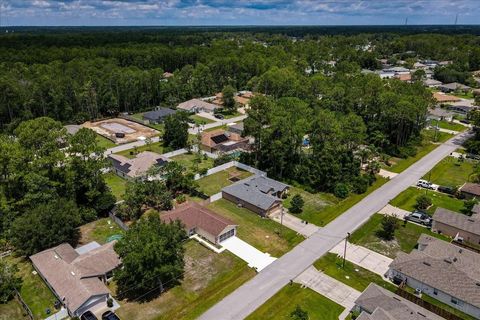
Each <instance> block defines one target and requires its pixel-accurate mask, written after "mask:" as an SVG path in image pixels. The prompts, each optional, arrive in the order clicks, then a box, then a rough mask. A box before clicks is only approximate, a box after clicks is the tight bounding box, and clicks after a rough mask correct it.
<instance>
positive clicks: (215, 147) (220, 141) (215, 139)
mask: <svg viewBox="0 0 480 320" xmlns="http://www.w3.org/2000/svg"><path fill="white" fill-rule="evenodd" d="M200 147H201V148H202V149H203V150H205V151H208V152H222V153H229V152H233V151H236V150H239V149H241V150H248V148H249V139H248V138H243V137H242V136H241V135H239V134H238V133H234V132H230V131H225V130H223V129H218V130H214V131H205V132H203V133H202V139H201V146H200Z"/></svg>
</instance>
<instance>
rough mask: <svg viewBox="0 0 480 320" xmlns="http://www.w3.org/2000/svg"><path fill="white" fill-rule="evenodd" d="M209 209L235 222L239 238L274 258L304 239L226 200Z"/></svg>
mask: <svg viewBox="0 0 480 320" xmlns="http://www.w3.org/2000/svg"><path fill="white" fill-rule="evenodd" d="M208 208H210V209H211V210H213V211H214V212H216V213H218V214H220V215H222V216H224V217H226V218H228V219H230V220H232V221H233V222H235V224H237V225H238V230H237V231H238V237H239V238H241V239H242V240H244V241H246V242H248V243H249V244H251V245H252V246H254V247H255V248H257V249H258V250H261V251H263V252H268V253H270V254H271V255H272V256H274V257H279V256H281V255H283V254H285V253H287V252H288V251H290V250H291V249H292V248H293V247H294V246H296V245H297V244H299V243H300V242H301V241H303V239H304V238H303V237H302V236H300V235H298V234H297V233H296V232H295V231H293V230H290V229H288V228H287V227H285V226H282V225H280V224H279V223H277V222H275V221H273V220H270V219H265V218H261V217H260V216H259V215H258V214H256V213H254V212H252V211H250V210H248V209H245V208H240V207H238V206H237V205H236V204H234V203H232V202H230V201H228V200H225V199H220V200H218V201H215V202H213V203H211V204H209V205H208Z"/></svg>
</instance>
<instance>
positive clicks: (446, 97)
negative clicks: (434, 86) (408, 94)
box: [433, 92, 462, 102]
mask: <svg viewBox="0 0 480 320" xmlns="http://www.w3.org/2000/svg"><path fill="white" fill-rule="evenodd" d="M433 97H434V98H435V100H437V102H458V101H460V100H462V99H460V98H458V97H455V96H451V95H448V94H442V93H440V92H434V93H433Z"/></svg>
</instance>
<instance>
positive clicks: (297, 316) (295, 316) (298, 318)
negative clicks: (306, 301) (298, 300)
mask: <svg viewBox="0 0 480 320" xmlns="http://www.w3.org/2000/svg"><path fill="white" fill-rule="evenodd" d="M290 319H292V320H308V319H310V317H309V316H308V312H307V311H305V310H303V309H302V307H300V306H299V305H298V304H297V306H296V307H295V310H293V311H292V312H291V313H290Z"/></svg>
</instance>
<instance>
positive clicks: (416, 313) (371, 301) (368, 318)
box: [355, 283, 443, 320]
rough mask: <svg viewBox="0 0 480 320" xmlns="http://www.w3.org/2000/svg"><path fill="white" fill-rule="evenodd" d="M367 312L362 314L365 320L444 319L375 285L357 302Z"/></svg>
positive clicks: (371, 285) (366, 290)
mask: <svg viewBox="0 0 480 320" xmlns="http://www.w3.org/2000/svg"><path fill="white" fill-rule="evenodd" d="M355 304H356V305H357V306H360V307H361V308H362V309H363V310H365V311H367V312H362V315H363V318H360V317H359V318H357V319H365V320H384V319H388V320H443V318H442V317H440V316H438V315H436V314H434V313H432V312H430V311H428V310H426V309H424V308H422V307H420V306H418V305H416V304H415V303H413V302H410V301H408V300H407V299H404V298H402V297H400V296H398V295H396V294H395V293H393V292H390V291H388V290H386V289H384V288H382V287H380V286H378V285H376V284H374V283H370V285H369V286H368V287H367V289H365V291H363V293H362V294H361V295H360V296H359V297H358V298H357V300H356V301H355Z"/></svg>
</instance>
